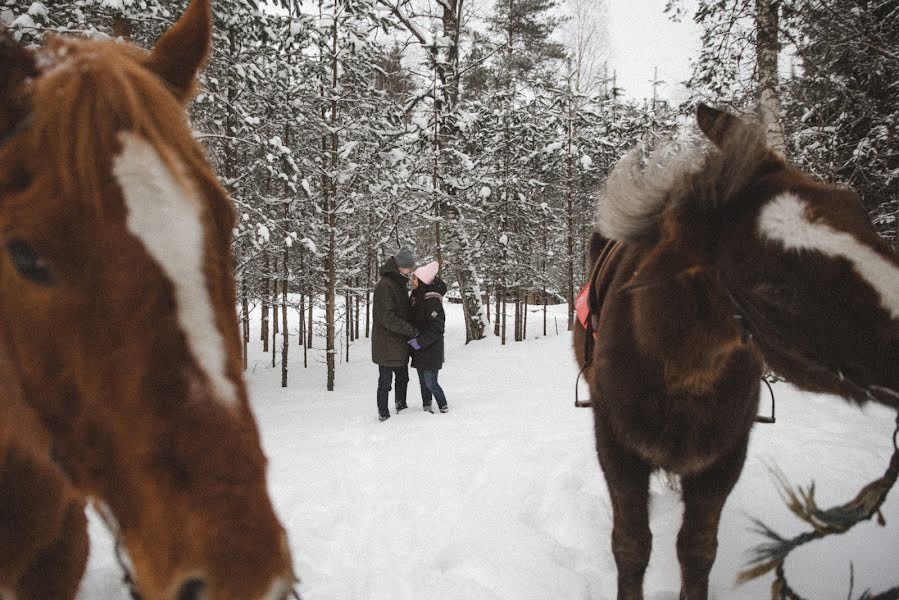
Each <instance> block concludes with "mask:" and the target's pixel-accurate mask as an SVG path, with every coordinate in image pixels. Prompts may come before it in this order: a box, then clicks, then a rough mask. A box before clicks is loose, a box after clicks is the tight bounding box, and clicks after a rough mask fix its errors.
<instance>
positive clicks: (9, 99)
mask: <svg viewBox="0 0 899 600" xmlns="http://www.w3.org/2000/svg"><path fill="white" fill-rule="evenodd" d="M36 75H37V66H36V64H35V60H34V53H33V52H31V51H30V50H28V49H27V48H24V47H23V46H22V45H21V44H19V43H18V42H17V41H16V40H15V39H14V38H13V36H12V33H11V32H10V31H9V30H8V29H6V27H5V26H3V25H2V24H0V134H2V133H4V132H5V131H6V130H7V129H9V128H10V127H13V126H15V124H16V123H18V122H19V120H21V119H22V118H24V117H25V115H26V114H27V113H28V110H29V109H28V107H27V102H28V100H27V97H26V89H25V87H26V86H25V85H24V84H25V82H26V81H27V80H28V78H29V77H35V76H36Z"/></svg>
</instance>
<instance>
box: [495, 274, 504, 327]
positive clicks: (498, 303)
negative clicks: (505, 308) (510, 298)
mask: <svg viewBox="0 0 899 600" xmlns="http://www.w3.org/2000/svg"><path fill="white" fill-rule="evenodd" d="M493 293H494V294H496V311H495V312H496V316H495V318H496V321H495V322H494V323H493V335H495V336H496V337H499V334H500V330H501V329H502V317H501V316H500V310H501V309H502V302H503V287H502V285H500V284H497V285H496V288H495V289H494V291H493Z"/></svg>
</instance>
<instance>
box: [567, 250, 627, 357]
mask: <svg viewBox="0 0 899 600" xmlns="http://www.w3.org/2000/svg"><path fill="white" fill-rule="evenodd" d="M621 246H622V245H621V242H619V241H617V240H608V241H607V242H606V243H605V245H604V246H603V247H602V250H600V252H599V256H597V257H596V262H594V263H593V269H592V270H591V272H590V278H589V279H588V280H587V283H585V284H584V287H583V289H581V291H580V293H579V294H578V295H577V300H576V301H575V310H576V311H577V318H578V321H580V322H581V325H582V326H583V327H584V329H586V330H587V333H588V335H587V338H588V339H593V340H595V339H596V338H597V337H599V313H600V311H601V310H602V305H603V303H604V302H605V299H606V296H607V295H608V291H609V285H610V284H611V282H612V277H613V276H614V274H615V268H616V266H617V264H618V262H619V257H620V255H621ZM591 349H592V348H591ZM584 360H585V362H586V363H587V364H588V365H589V364H590V356H589V355H585V357H584Z"/></svg>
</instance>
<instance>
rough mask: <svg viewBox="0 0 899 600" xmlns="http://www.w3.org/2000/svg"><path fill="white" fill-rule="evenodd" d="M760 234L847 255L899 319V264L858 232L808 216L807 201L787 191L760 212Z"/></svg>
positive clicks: (829, 253) (796, 246)
mask: <svg viewBox="0 0 899 600" xmlns="http://www.w3.org/2000/svg"><path fill="white" fill-rule="evenodd" d="M758 229H759V234H760V235H761V237H762V238H763V239H767V240H771V241H776V242H779V243H780V244H782V245H783V247H784V248H785V249H786V250H797V251H801V250H812V251H816V252H820V253H821V254H824V255H825V256H829V257H832V258H844V259H846V260H847V261H849V263H850V264H851V265H852V267H853V269H854V270H855V272H856V273H858V275H859V276H860V277H861V278H862V279H863V280H864V281H865V282H866V283H867V284H868V285H869V286H870V287H871V288H872V289H873V290H874V291H875V292H877V294H878V295H879V296H880V304H881V306H883V308H884V309H886V311H887V312H889V313H890V316H891V317H892V318H893V319H899V268H897V267H896V265H895V264H894V263H893V262H891V261H890V260H888V259H886V258H884V257H883V256H882V255H880V254H879V253H877V252H876V251H874V250H873V249H872V248H871V247H869V246H868V245H866V244H864V243H862V242H861V241H859V240H858V239H857V238H856V237H855V236H853V235H852V234H850V233H846V232H845V231H840V230H838V229H834V228H833V227H830V226H829V225H827V224H826V223H822V222H815V221H811V220H809V216H808V205H807V203H806V202H805V201H804V200H802V199H801V198H799V197H798V196H797V195H795V194H792V193H790V192H785V193H783V194H779V195H778V196H775V197H774V198H773V199H772V200H771V201H769V202H768V204H766V205H765V206H764V207H763V208H762V211H761V213H760V215H759V220H758Z"/></svg>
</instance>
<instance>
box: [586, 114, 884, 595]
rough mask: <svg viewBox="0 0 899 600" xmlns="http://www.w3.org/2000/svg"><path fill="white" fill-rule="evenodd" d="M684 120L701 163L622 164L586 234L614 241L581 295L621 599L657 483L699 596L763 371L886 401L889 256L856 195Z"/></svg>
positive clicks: (713, 124) (688, 587)
mask: <svg viewBox="0 0 899 600" xmlns="http://www.w3.org/2000/svg"><path fill="white" fill-rule="evenodd" d="M698 121H699V126H700V128H701V129H702V131H703V132H704V133H705V134H706V136H707V137H708V138H709V139H710V140H711V141H712V142H713V143H714V146H715V147H714V148H713V149H710V150H709V151H708V152H705V153H701V154H700V153H695V152H694V153H687V154H686V155H685V154H680V155H678V156H673V157H672V156H665V153H664V152H659V153H656V154H655V155H653V156H652V157H651V158H650V159H649V163H648V166H647V167H646V168H644V169H639V168H638V167H637V164H636V162H637V159H636V158H635V157H634V156H635V155H634V156H632V157H631V158H626V159H624V160H623V161H622V163H621V164H619V165H618V166H617V167H616V169H615V170H614V171H613V173H612V174H611V176H610V177H609V180H608V182H607V185H606V189H605V192H604V194H603V197H602V198H601V199H600V204H599V208H598V230H599V232H600V233H601V234H602V236H604V237H605V238H608V239H614V240H618V241H619V242H620V244H621V247H620V250H619V252H618V254H617V255H616V259H615V260H616V261H617V262H616V264H615V265H614V269H613V271H614V272H613V273H612V275H611V276H610V277H609V278H608V279H609V281H608V286H607V287H606V288H605V289H604V290H602V291H600V290H596V289H594V293H596V294H598V293H602V294H603V297H604V300H603V302H602V306H601V308H600V309H599V314H598V321H597V327H598V332H599V335H598V338H597V340H596V344H595V346H594V347H593V349H592V366H591V369H590V371H589V372H588V379H589V384H590V393H591V397H592V401H593V406H594V418H595V428H596V447H597V453H598V455H599V462H600V465H601V466H602V469H603V472H604V473H605V478H606V481H607V483H608V488H609V493H610V495H611V499H612V506H613V511H614V527H613V531H612V550H613V553H614V555H615V561H616V563H617V565H618V598H619V599H627V600H634V599H640V598H643V575H644V572H645V570H646V565H647V563H648V561H649V554H650V547H651V544H652V538H651V534H650V529H649V517H648V511H647V500H648V487H649V476H650V473H651V472H652V471H653V470H655V469H664V470H667V471H669V472H672V473H676V474H678V475H680V478H681V486H682V491H683V492H682V493H683V501H684V516H683V525H682V527H681V530H680V533H679V535H678V538H677V555H678V559H679V561H680V565H681V597H682V598H685V599H688V600H701V599H705V598H706V597H707V595H708V577H709V571H710V570H711V568H712V564H713V563H714V561H715V554H716V551H717V545H718V543H717V532H718V522H719V518H720V516H721V509H722V507H723V505H724V502H725V500H726V499H727V496H728V494H729V493H730V491H731V489H732V488H733V486H734V484H735V483H736V482H737V479H738V478H739V476H740V472H741V470H742V468H743V461H744V459H745V456H746V447H747V443H748V440H749V433H750V430H751V429H752V425H753V419H754V418H755V416H756V409H757V407H758V398H759V380H760V376H761V374H762V366H763V362H767V363H768V364H769V365H770V366H771V367H772V368H773V369H774V370H775V371H777V372H779V373H782V374H783V375H785V376H786V377H787V378H788V379H789V380H790V381H792V382H793V383H795V384H796V385H797V386H799V387H802V388H804V389H808V390H814V391H822V392H831V393H835V394H839V395H842V396H844V397H846V398H848V399H851V400H853V401H855V402H858V403H863V402H866V401H868V400H875V401H879V402H881V403H883V404H886V405H889V406H893V407H895V406H897V405H899V401H897V400H899V396H897V394H896V390H899V260H897V257H896V255H895V254H894V253H893V251H892V250H891V248H890V247H889V246H888V245H887V244H886V243H885V242H884V241H883V240H881V239H880V238H878V236H877V235H876V234H875V233H874V231H873V229H872V228H871V226H870V224H869V221H868V219H867V217H866V214H865V212H864V210H863V209H862V206H861V204H860V203H859V200H858V198H857V197H856V195H855V194H854V193H853V192H851V191H850V190H848V189H844V188H840V187H834V186H830V185H826V184H823V183H821V182H819V181H816V180H814V179H812V178H810V177H809V176H807V175H804V174H803V173H801V172H799V171H798V170H796V169H795V168H794V167H792V166H790V165H789V164H788V163H787V162H786V161H784V159H783V158H782V157H780V156H779V155H777V154H775V153H774V152H772V151H771V150H769V149H768V148H767V147H766V146H765V144H764V143H763V140H762V138H761V137H760V134H759V133H758V131H757V129H756V128H755V127H752V126H749V125H747V124H745V123H743V122H742V121H740V120H739V119H737V118H736V117H733V116H731V115H728V114H726V113H722V112H720V111H717V110H714V109H711V108H708V107H705V106H700V107H699V110H698ZM598 241H599V234H597V237H596V238H595V239H594V243H593V245H594V246H595V247H596V248H597V249H598V248H599V247H601V244H599V243H598ZM594 252H595V250H594ZM594 258H595V257H594ZM597 271H598V270H597ZM583 340H584V329H583V328H580V327H578V329H577V330H576V347H577V348H578V349H580V348H582V343H583ZM578 354H579V355H580V356H579V358H580V359H581V360H583V358H584V357H583V352H580V351H579V352H578Z"/></svg>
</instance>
